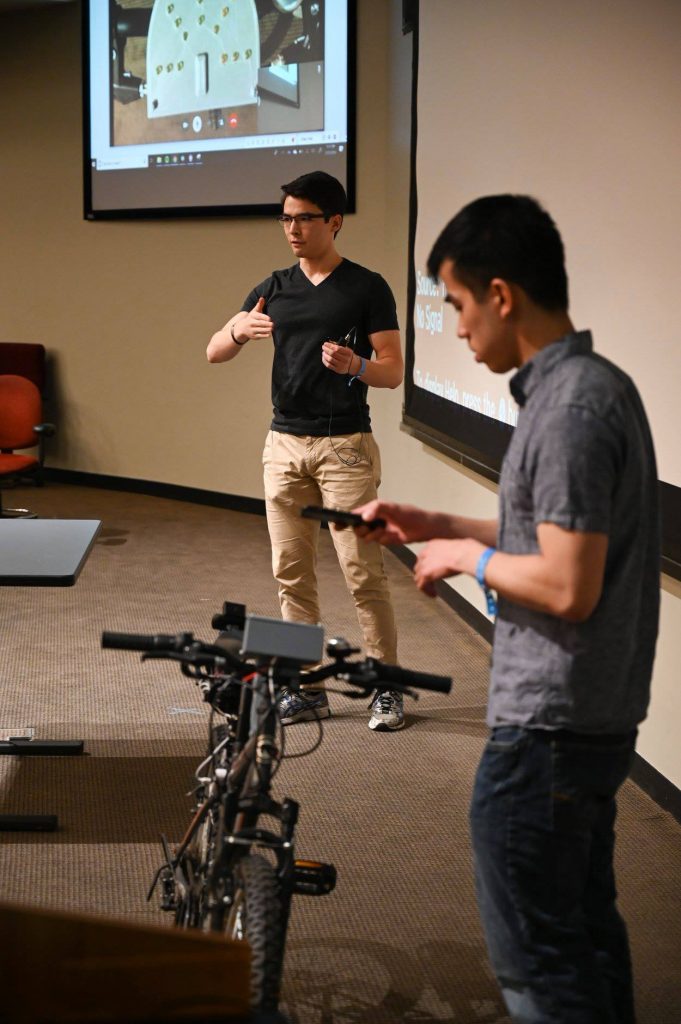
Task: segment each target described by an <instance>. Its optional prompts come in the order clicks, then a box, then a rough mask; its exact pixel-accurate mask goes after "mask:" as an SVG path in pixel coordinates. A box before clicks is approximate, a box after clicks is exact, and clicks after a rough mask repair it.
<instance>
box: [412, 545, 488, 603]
mask: <svg viewBox="0 0 681 1024" xmlns="http://www.w3.org/2000/svg"><path fill="white" fill-rule="evenodd" d="M484 550H485V545H484V544H481V543H480V541H477V540H471V538H470V537H467V538H466V539H465V540H431V541H430V543H428V544H426V546H425V547H424V548H423V550H422V551H420V552H419V555H418V557H417V559H416V564H415V566H414V581H415V583H416V586H417V587H418V588H419V590H422V591H423V593H424V594H428V596H429V597H435V584H436V583H437V581H438V580H444V579H446V578H447V577H448V576H458V575H459V573H462V572H465V573H468V574H469V575H470V576H475V570H476V567H477V564H478V559H479V558H480V555H481V554H482V552H483V551H484Z"/></svg>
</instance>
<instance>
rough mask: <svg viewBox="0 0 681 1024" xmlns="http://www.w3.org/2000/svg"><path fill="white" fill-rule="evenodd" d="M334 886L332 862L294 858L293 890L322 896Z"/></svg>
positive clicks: (334, 872)
mask: <svg viewBox="0 0 681 1024" xmlns="http://www.w3.org/2000/svg"><path fill="white" fill-rule="evenodd" d="M335 886H336V869H335V867H334V866H333V864H322V863H321V861H318V860H296V861H294V864H293V891H294V892H295V893H299V894H301V895H304V896H323V895H325V894H326V893H328V892H332V891H333V889H334V888H335Z"/></svg>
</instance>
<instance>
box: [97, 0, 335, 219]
mask: <svg viewBox="0 0 681 1024" xmlns="http://www.w3.org/2000/svg"><path fill="white" fill-rule="evenodd" d="M354 35H355V11H354V0H229V2H225V0H110V2H109V3H104V2H102V0H87V2H86V3H85V5H84V51H85V52H84V62H83V65H84V116H85V124H84V136H85V216H86V217H87V218H90V219H93V218H97V217H121V216H154V215H156V216H172V215H173V214H177V215H191V214H196V215H201V216H204V215H206V214H211V213H216V214H221V215H224V214H228V213H235V214H242V213H258V212H262V213H271V212H272V211H273V210H275V209H276V208H277V207H278V201H277V200H278V196H279V187H280V185H281V184H282V182H284V181H289V180H291V179H292V178H295V177H296V176H297V175H299V174H303V173H306V172H307V171H310V170H324V171H327V172H328V173H330V174H333V175H334V176H335V177H337V178H338V179H339V180H340V181H341V182H342V183H343V184H344V186H345V187H346V189H347V191H348V196H349V200H350V208H351V209H352V208H353V202H354Z"/></svg>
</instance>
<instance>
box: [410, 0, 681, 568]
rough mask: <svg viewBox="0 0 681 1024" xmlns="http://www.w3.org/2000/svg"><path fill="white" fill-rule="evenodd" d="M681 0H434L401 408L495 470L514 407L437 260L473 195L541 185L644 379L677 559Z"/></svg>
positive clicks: (577, 307) (596, 300)
mask: <svg viewBox="0 0 681 1024" xmlns="http://www.w3.org/2000/svg"><path fill="white" fill-rule="evenodd" d="M679 38H681V5H679V4H678V3H677V2H676V0H650V3H648V4H646V5H645V6H642V5H641V4H640V3H639V2H638V0H619V2H618V3H617V4H593V3H591V2H590V0H574V2H573V3H571V4H565V3H563V2H561V0H542V2H541V3H538V2H537V0H514V2H513V3H512V4H509V3H506V2H504V0H489V2H486V3H480V2H479V0H457V2H456V3H451V2H448V0H428V2H424V3H421V4H420V5H419V11H418V19H417V21H416V23H415V33H414V45H415V48H416V51H415V63H414V107H413V117H414V136H413V138H414V146H413V153H412V220H411V260H410V287H409V302H410V314H409V321H408V327H407V367H408V371H407V381H406V387H405V406H404V422H405V425H406V427H407V429H409V430H411V431H412V432H413V433H415V434H417V436H419V437H420V438H421V439H423V440H425V441H426V442H427V443H429V444H431V445H433V446H435V447H437V448H439V449H441V450H444V451H445V452H447V453H448V454H450V455H452V456H453V457H454V458H456V459H458V460H460V461H463V462H464V463H467V464H468V465H469V466H471V467H472V468H474V469H475V470H477V471H478V472H480V473H482V474H483V475H485V476H487V477H491V478H495V477H496V476H497V475H498V470H499V467H500V463H501V458H502V456H503V452H504V450H505V447H506V445H507V443H508V439H509V437H510V434H511V432H512V430H513V424H514V422H515V420H516V418H517V414H518V410H517V408H516V406H515V404H514V402H513V400H512V399H511V397H510V395H509V391H508V380H507V379H506V378H505V377H499V376H495V375H493V374H492V373H490V372H489V370H487V368H486V367H484V366H481V365H478V364H475V363H474V362H473V359H472V357H471V354H470V352H469V351H468V348H467V346H466V344H465V342H463V341H461V340H459V339H457V337H456V316H455V313H454V311H453V310H452V309H451V307H449V305H445V304H444V302H443V297H444V296H443V290H442V286H441V285H440V284H438V283H436V282H432V281H431V280H430V279H429V278H428V276H427V272H426V260H427V256H428V253H429V251H430V247H431V246H432V243H433V242H434V240H435V238H436V237H437V235H438V234H439V232H440V230H441V229H442V227H443V226H444V225H445V223H446V222H447V221H448V220H449V219H450V218H451V217H452V216H453V215H454V214H455V213H456V212H457V211H458V210H459V209H460V208H461V207H462V206H463V205H465V203H467V202H469V201H471V200H472V199H475V198H477V197H478V196H482V195H488V194H493V193H499V192H516V193H527V194H530V195H533V196H535V197H536V198H538V199H539V200H540V201H541V202H542V203H543V204H544V205H545V206H546V207H547V209H548V210H549V211H550V213H551V214H552V216H553V217H554V218H555V220H556V222H557V224H558V226H559V228H560V230H561V233H562V236H563V240H564V243H565V248H566V256H567V267H568V274H569V279H570V298H571V302H570V310H571V314H572V319H573V322H574V323H575V326H576V327H577V328H590V329H591V330H592V331H593V335H594V345H595V348H596V350H597V351H599V352H600V353H601V354H602V355H604V356H606V357H607V358H610V359H612V360H613V361H614V362H616V363H618V364H619V365H620V366H621V367H622V368H623V369H624V370H625V371H626V372H627V373H629V374H630V375H631V376H632V377H633V379H634V380H635V382H636V384H637V385H638V388H639V390H640V392H641V395H642V397H643V401H644V403H645V406H646V409H647V411H648V415H649V418H650V422H651V426H652V430H653V434H654V438H655V443H656V449H657V455H658V470H659V477H660V481H661V483H660V493H661V498H662V507H663V533H664V554H665V562H664V567H665V568H666V569H667V570H668V571H670V572H673V573H674V575H677V573H678V569H679V564H681V444H679V438H680V437H681V401H680V397H681V396H680V395H679V388H680V384H681V374H680V373H679V355H678V353H679V341H680V340H681V305H680V304H679V303H678V301H677V291H678V265H679V259H678V251H679V239H680V238H681V195H680V188H679V186H680V181H679V167H681V121H680V120H679V116H678V112H679V110H680V109H681V76H680V75H679V73H678V67H679V64H678V40H679Z"/></svg>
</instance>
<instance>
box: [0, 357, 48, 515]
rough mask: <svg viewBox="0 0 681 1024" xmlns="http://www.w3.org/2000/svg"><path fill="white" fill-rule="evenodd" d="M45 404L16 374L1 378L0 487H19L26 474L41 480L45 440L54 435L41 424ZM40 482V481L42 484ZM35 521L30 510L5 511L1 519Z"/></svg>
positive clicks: (23, 378)
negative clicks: (32, 450) (5, 484)
mask: <svg viewBox="0 0 681 1024" xmlns="http://www.w3.org/2000/svg"><path fill="white" fill-rule="evenodd" d="M41 420H42V404H41V400H40V392H39V391H38V389H37V387H36V386H35V384H33V383H31V381H30V380H27V379H26V378H25V377H18V376H16V375H15V374H9V373H8V374H0V485H1V484H2V482H3V481H5V480H8V481H12V482H13V483H16V482H17V481H19V480H21V479H22V478H23V477H25V476H26V475H27V474H33V475H37V476H38V477H40V472H41V470H42V465H43V457H44V452H43V446H44V439H45V437H50V436H51V435H52V434H54V427H53V425H52V424H51V423H41ZM36 446H37V447H38V455H37V456H36V455H24V454H21V453H20V452H17V451H15V449H17V448H19V449H24V448H35V447H36ZM39 482H40V481H39ZM8 516H11V517H25V518H35V517H34V516H33V513H31V512H29V511H28V509H24V508H22V509H4V510H3V508H2V494H1V492H0V517H5V518H6V517H8Z"/></svg>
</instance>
